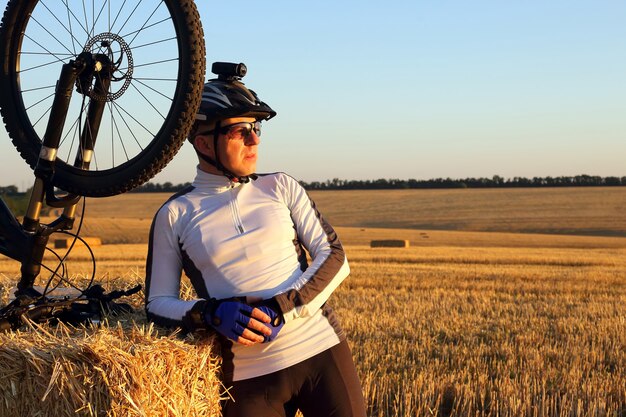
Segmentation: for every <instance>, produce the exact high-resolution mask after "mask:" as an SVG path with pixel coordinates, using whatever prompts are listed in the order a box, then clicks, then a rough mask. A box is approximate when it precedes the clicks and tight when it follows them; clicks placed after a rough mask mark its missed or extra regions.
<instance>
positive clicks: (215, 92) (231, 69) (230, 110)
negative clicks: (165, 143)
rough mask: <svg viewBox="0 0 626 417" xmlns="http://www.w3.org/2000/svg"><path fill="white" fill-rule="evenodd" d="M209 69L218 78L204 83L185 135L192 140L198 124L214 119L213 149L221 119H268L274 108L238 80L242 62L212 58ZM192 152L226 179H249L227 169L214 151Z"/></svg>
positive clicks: (243, 67) (212, 121)
mask: <svg viewBox="0 0 626 417" xmlns="http://www.w3.org/2000/svg"><path fill="white" fill-rule="evenodd" d="M211 72H213V73H214V74H216V75H217V76H218V78H216V79H212V80H209V81H208V82H207V83H206V84H204V89H203V91H202V101H201V102H200V108H199V109H198V113H197V114H196V122H195V123H194V126H193V129H192V133H191V134H190V136H189V139H190V141H191V142H192V143H193V139H194V137H195V133H196V132H197V131H198V128H199V126H200V125H203V124H211V123H216V125H215V129H214V131H215V133H214V136H213V144H214V149H215V150H216V151H217V140H218V137H219V128H220V121H221V120H223V119H228V118H232V117H254V118H255V119H256V120H269V119H271V118H272V117H274V116H276V112H275V111H274V110H273V109H272V108H271V107H270V106H268V105H267V104H265V103H264V102H262V101H261V100H260V99H259V97H258V96H257V94H256V93H255V92H254V91H253V90H250V89H248V88H247V87H246V86H245V85H244V83H242V82H241V78H243V77H244V76H245V75H246V72H247V68H246V66H245V65H244V64H243V63H241V64H234V63H228V62H214V63H213V66H212V68H211ZM194 146H195V145H194ZM196 152H197V153H198V155H199V156H200V157H201V158H202V159H204V160H205V161H206V162H208V163H209V164H211V165H213V166H215V167H216V168H217V169H219V170H220V171H222V172H223V173H224V175H225V176H226V177H228V178H229V179H230V180H233V179H237V180H238V181H240V182H248V181H249V180H250V178H249V177H250V176H243V177H238V176H236V175H234V174H233V173H231V172H230V171H228V169H226V168H225V167H224V166H223V165H222V163H221V162H220V160H219V155H218V154H217V152H216V153H215V160H213V159H212V158H210V157H208V156H207V155H204V154H203V153H201V152H198V151H196Z"/></svg>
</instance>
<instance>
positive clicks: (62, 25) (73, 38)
mask: <svg viewBox="0 0 626 417" xmlns="http://www.w3.org/2000/svg"><path fill="white" fill-rule="evenodd" d="M39 3H41V5H42V6H43V7H45V8H46V10H48V12H50V14H51V15H52V17H54V19H55V20H56V21H57V22H59V24H60V25H61V27H62V28H63V29H65V31H66V32H67V33H69V35H70V36H71V38H72V49H73V50H74V53H73V55H76V45H75V43H74V41H76V42H79V40H78V39H76V38H75V37H74V34H73V33H72V30H71V26H70V29H69V30H68V28H66V27H65V25H64V24H63V22H61V21H60V20H59V18H58V17H57V16H56V14H54V13H53V12H52V10H50V8H49V7H48V6H47V5H46V3H45V2H44V1H43V0H41V1H40V2H39ZM79 43H80V42H79Z"/></svg>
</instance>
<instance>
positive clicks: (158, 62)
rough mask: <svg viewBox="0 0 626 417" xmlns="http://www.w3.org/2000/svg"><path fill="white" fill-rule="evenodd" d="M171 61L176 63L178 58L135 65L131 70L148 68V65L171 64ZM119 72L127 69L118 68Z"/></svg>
mask: <svg viewBox="0 0 626 417" xmlns="http://www.w3.org/2000/svg"><path fill="white" fill-rule="evenodd" d="M173 61H178V58H171V59H164V60H162V61H154V62H148V63H146V64H139V65H135V66H133V68H139V67H147V66H150V65H157V64H164V63H166V62H173ZM120 70H121V71H127V70H128V68H120Z"/></svg>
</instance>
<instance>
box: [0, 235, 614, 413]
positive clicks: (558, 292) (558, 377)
mask: <svg viewBox="0 0 626 417" xmlns="http://www.w3.org/2000/svg"><path fill="white" fill-rule="evenodd" d="M338 232H339V234H340V236H341V238H342V240H343V242H344V244H345V246H346V250H347V253H348V257H349V260H350V264H351V268H352V274H351V276H350V277H349V278H348V280H347V281H346V282H345V283H344V284H342V286H340V288H339V289H338V291H337V292H336V293H335V294H334V295H333V296H332V298H331V301H330V303H331V304H332V305H333V306H334V308H335V309H336V310H337V312H338V314H339V317H340V319H341V322H342V324H343V327H344V329H345V330H346V331H347V333H348V335H349V340H350V345H351V347H352V352H353V355H354V358H355V361H356V364H357V368H358V371H359V374H360V376H361V379H362V382H363V389H364V393H365V396H366V399H367V402H368V407H369V415H370V416H376V417H377V416H416V415H418V416H422V415H439V416H467V415H484V416H529V415H531V416H532V415H537V416H540V415H543V416H566V415H567V416H573V415H575V416H578V415H580V416H587V415H588V416H591V415H597V416H612V417H623V416H624V415H625V413H626V239H623V238H615V237H614V238H611V237H583V236H550V235H532V234H508V233H477V232H450V231H445V232H435V231H424V230H383V229H367V228H338ZM389 236H391V237H392V238H393V237H402V238H405V239H408V240H410V241H411V246H410V247H409V248H394V249H389V248H370V247H369V242H370V241H371V240H373V239H386V238H389ZM424 236H427V237H424ZM94 251H95V253H96V256H97V257H98V259H99V262H98V271H97V276H98V279H99V280H100V281H102V282H103V285H104V286H105V287H106V288H107V289H109V288H113V287H115V288H120V287H130V286H132V285H134V284H136V283H141V282H142V281H143V276H144V265H143V263H144V259H145V254H146V246H145V245H103V246H100V247H96V248H94ZM74 257H75V263H73V264H70V267H71V271H70V273H71V274H79V275H80V274H85V273H87V272H88V271H89V265H88V264H87V263H86V262H84V260H85V259H86V258H85V251H84V250H82V251H80V250H77V251H76V253H75V254H74ZM0 271H1V272H2V275H0V285H1V286H2V288H3V291H1V292H0V294H3V297H2V300H1V301H2V303H4V302H5V301H6V297H7V293H8V287H9V286H10V285H11V283H12V280H14V277H15V276H16V274H17V268H14V266H11V265H10V264H9V262H6V261H2V262H0ZM183 292H184V296H185V297H189V296H192V293H191V290H190V289H189V287H188V286H184V288H183ZM132 302H133V303H134V304H135V305H136V306H137V307H140V306H141V302H142V300H141V296H140V295H136V296H133V298H132ZM136 320H137V321H138V323H139V325H140V326H141V325H143V324H145V321H144V320H145V319H144V318H143V316H142V315H141V314H139V316H138V317H137V319H136ZM101 332H104V333H105V334H109V333H115V332H116V330H115V327H114V326H113V327H112V328H106V327H105V328H103V329H102V330H101ZM149 340H151V342H150V343H159V342H158V340H160V339H158V338H156V337H154V336H150V339H149ZM2 341H3V344H4V343H6V339H2ZM0 378H2V377H1V376H0ZM3 385H5V384H4V382H3V381H0V386H3ZM43 394H44V392H40V395H41V396H43ZM218 396H219V394H216V395H215V396H214V398H213V401H215V402H217V398H218ZM146 413H147V415H165V414H156V413H155V414H149V413H150V410H148V409H146ZM84 415H88V414H84ZM208 415H210V414H208Z"/></svg>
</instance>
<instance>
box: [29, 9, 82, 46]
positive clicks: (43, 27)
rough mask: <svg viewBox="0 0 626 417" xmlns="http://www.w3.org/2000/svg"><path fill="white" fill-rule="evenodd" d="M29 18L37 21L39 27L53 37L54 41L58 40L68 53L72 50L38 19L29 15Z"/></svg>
mask: <svg viewBox="0 0 626 417" xmlns="http://www.w3.org/2000/svg"><path fill="white" fill-rule="evenodd" d="M31 19H32V20H33V21H34V22H35V23H37V24H38V25H39V26H41V28H42V29H43V30H45V31H46V33H47V34H48V35H50V36H51V37H52V39H54V40H55V41H57V42H58V43H59V44H60V45H61V46H62V47H63V48H65V50H66V51H67V52H69V53H70V54H71V53H72V51H70V49H69V48H68V47H67V46H65V44H64V43H63V42H61V41H60V40H59V39H58V38H57V37H56V36H54V35H53V34H52V33H50V31H49V30H48V28H46V27H45V26H44V25H42V24H41V23H39V21H38V20H37V19H36V18H34V17H31Z"/></svg>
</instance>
